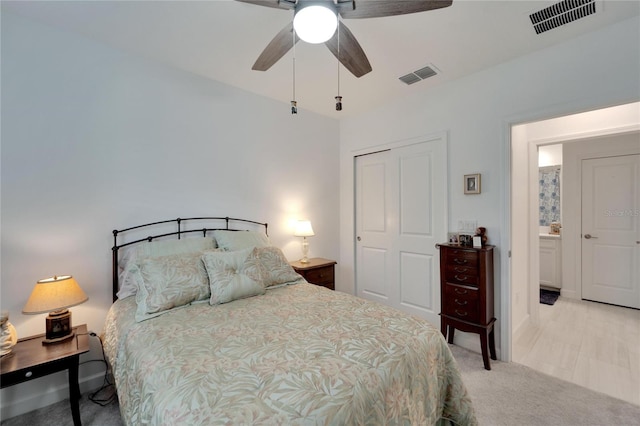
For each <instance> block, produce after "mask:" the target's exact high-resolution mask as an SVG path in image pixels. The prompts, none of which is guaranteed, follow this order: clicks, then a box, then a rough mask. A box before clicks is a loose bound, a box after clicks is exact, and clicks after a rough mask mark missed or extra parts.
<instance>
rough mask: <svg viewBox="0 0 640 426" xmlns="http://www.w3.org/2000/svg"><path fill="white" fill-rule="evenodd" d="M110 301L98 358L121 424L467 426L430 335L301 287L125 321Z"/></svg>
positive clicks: (457, 388) (460, 392)
mask: <svg viewBox="0 0 640 426" xmlns="http://www.w3.org/2000/svg"><path fill="white" fill-rule="evenodd" d="M134 299H135V298H134V297H129V298H127V299H123V300H120V301H117V302H116V303H114V304H113V306H112V307H111V309H110V311H109V314H108V317H107V322H106V325H105V333H104V334H105V339H104V344H105V352H106V354H107V358H108V360H109V362H110V363H111V365H112V368H113V373H114V376H115V381H116V387H117V389H118V397H119V400H120V410H121V413H122V417H123V419H124V421H125V422H126V424H128V425H141V424H154V425H178V424H183V425H187V424H188V425H203V424H207V425H209V424H239V425H260V424H264V425H282V424H287V425H289V424H300V425H316V424H335V425H354V424H367V425H378V424H406V425H409V424H410V425H431V424H437V423H443V419H448V420H450V421H451V422H453V423H455V424H461V425H473V424H477V422H476V419H475V416H474V412H473V408H472V405H471V400H470V399H469V397H468V394H467V391H466V388H465V386H464V384H463V382H462V379H461V376H460V373H459V371H458V368H457V364H456V362H455V360H454V359H453V356H452V355H451V352H450V351H449V348H448V347H447V345H446V343H445V340H444V339H443V337H442V335H441V334H440V332H439V331H438V330H437V329H435V328H434V327H432V326H431V325H429V323H428V322H426V321H424V320H422V319H419V318H416V317H412V316H409V315H407V314H404V313H402V312H399V311H397V310H395V309H392V308H389V307H386V306H383V305H380V304H377V303H374V302H370V301H366V300H363V299H360V298H356V297H353V296H350V295H347V294H344V293H339V292H333V291H330V290H327V289H325V288H323V287H319V286H315V285H311V284H307V283H300V284H295V285H290V286H285V287H280V288H274V289H269V290H268V291H267V293H266V294H265V295H262V296H255V297H251V298H248V299H242V300H236V301H234V302H231V303H227V304H223V305H217V306H210V305H209V304H208V303H201V304H194V305H191V306H187V307H185V308H182V309H177V310H174V311H171V312H169V313H167V314H165V315H162V316H159V317H157V318H153V319H150V320H147V321H143V322H140V323H136V322H135V320H134V319H133V318H134V312H135V300H134Z"/></svg>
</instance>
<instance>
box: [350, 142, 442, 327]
mask: <svg viewBox="0 0 640 426" xmlns="http://www.w3.org/2000/svg"><path fill="white" fill-rule="evenodd" d="M445 165H446V150H445V149H444V141H442V140H438V141H433V142H423V143H419V144H415V145H409V146H405V147H402V148H397V149H391V150H388V151H383V152H378V153H374V154H369V155H364V156H360V157H357V158H356V166H355V170H356V179H355V182H356V191H355V194H356V200H355V202H356V206H355V207H356V209H355V210H356V227H355V229H356V294H357V295H358V296H360V297H363V298H367V299H371V300H376V301H378V302H381V303H384V304H387V305H389V306H393V307H395V308H398V309H401V310H403V311H405V312H408V313H411V314H414V315H417V316H420V317H422V318H425V319H427V320H429V321H431V322H432V323H434V324H436V325H437V324H439V316H438V313H439V312H440V278H439V277H440V271H439V261H438V250H437V249H436V248H435V245H436V244H437V243H438V242H443V241H446V223H445V218H446V166H445Z"/></svg>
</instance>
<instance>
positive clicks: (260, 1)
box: [236, 0, 295, 10]
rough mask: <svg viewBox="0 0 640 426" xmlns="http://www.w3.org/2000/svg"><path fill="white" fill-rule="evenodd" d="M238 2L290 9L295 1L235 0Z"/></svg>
mask: <svg viewBox="0 0 640 426" xmlns="http://www.w3.org/2000/svg"><path fill="white" fill-rule="evenodd" d="M236 1H239V2H240V3H249V4H255V5H258V6H265V7H273V8H275V9H285V10H290V9H293V8H294V7H295V2H289V1H279V0H236Z"/></svg>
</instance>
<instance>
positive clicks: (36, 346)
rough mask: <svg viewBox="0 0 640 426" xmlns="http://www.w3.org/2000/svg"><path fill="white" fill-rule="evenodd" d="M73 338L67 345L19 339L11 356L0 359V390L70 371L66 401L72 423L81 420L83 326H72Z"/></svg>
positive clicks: (85, 342) (85, 343)
mask: <svg viewBox="0 0 640 426" xmlns="http://www.w3.org/2000/svg"><path fill="white" fill-rule="evenodd" d="M73 330H74V331H75V333H76V335H75V336H74V337H73V338H72V339H70V340H67V341H66V342H60V343H55V344H48V345H43V344H42V340H43V339H44V338H45V335H44V334H39V335H37V336H31V337H25V338H23V339H20V340H18V343H17V344H16V345H15V346H14V347H13V349H12V351H11V353H9V354H7V355H5V356H3V357H2V360H0V387H2V388H6V387H8V386H13V385H17V384H18V383H23V382H27V381H29V380H33V379H36V378H38V377H43V376H47V375H49V374H52V373H57V372H58V371H63V370H69V402H70V404H71V415H72V417H73V424H74V425H76V426H78V425H80V424H81V421H80V405H79V402H78V401H79V400H80V386H79V384H78V365H79V360H80V355H81V354H83V353H85V352H89V336H88V334H87V326H86V324H83V325H79V326H77V327H73Z"/></svg>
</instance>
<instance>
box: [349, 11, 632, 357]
mask: <svg viewBox="0 0 640 426" xmlns="http://www.w3.org/2000/svg"><path fill="white" fill-rule="evenodd" d="M639 30H640V20H639V19H638V18H632V19H629V20H627V21H624V22H621V23H618V24H615V25H612V26H610V27H607V28H605V29H603V30H601V31H598V32H594V33H592V34H587V35H584V36H581V37H579V38H575V39H573V40H570V41H568V42H566V43H564V44H561V45H557V46H554V47H552V48H548V49H545V50H541V51H538V52H536V53H533V54H530V55H527V56H525V57H522V58H519V59H517V60H514V61H511V62H507V63H504V64H501V65H498V66H496V67H493V68H490V69H487V70H484V71H482V72H479V73H477V74H474V75H471V76H469V77H466V78H463V79H460V80H457V81H455V82H452V83H449V84H444V85H442V86H440V87H437V88H434V89H433V90H429V91H428V92H425V93H424V94H420V93H418V94H416V95H415V96H413V97H409V98H406V99H403V100H402V101H399V102H393V103H390V104H389V105H387V106H385V107H383V108H380V109H378V110H376V111H373V112H371V113H369V114H365V115H362V116H360V117H355V118H352V119H346V120H343V121H341V122H340V140H341V147H340V158H341V162H340V169H341V194H340V218H341V222H340V223H341V232H340V248H341V251H340V255H341V257H340V262H341V265H342V268H341V276H340V280H339V284H338V285H337V288H338V289H340V290H343V291H353V286H354V280H353V270H354V256H353V253H354V246H353V202H352V199H353V159H352V156H353V155H352V153H353V152H354V151H356V150H363V149H365V148H373V147H375V146H377V145H381V144H386V143H389V142H390V141H397V140H402V139H409V138H413V137H416V136H419V135H426V134H432V133H437V132H440V131H447V132H448V135H449V138H448V139H449V176H448V180H449V182H450V189H449V224H450V225H449V231H454V230H455V229H453V228H452V226H453V224H456V223H457V221H458V220H469V219H471V220H477V221H478V225H481V226H485V227H486V228H487V233H488V236H489V241H490V243H492V244H496V245H497V246H498V249H497V259H496V261H495V267H496V271H497V276H496V280H495V287H496V288H495V290H496V291H495V294H496V298H495V304H496V316H497V318H498V323H497V332H498V335H499V336H500V339H499V342H498V345H499V346H503V347H502V350H503V351H507V352H506V353H503V354H502V356H503V358H505V359H509V358H510V354H509V353H508V351H509V344H508V340H509V339H510V334H511V333H510V328H511V325H510V323H509V319H510V303H511V298H510V289H509V263H508V250H509V248H510V247H509V227H510V222H509V192H510V184H509V156H510V153H509V145H510V127H511V124H513V123H521V122H525V121H533V120H537V119H541V118H549V117H554V116H559V115H563V114H567V113H571V112H577V111H586V110H590V109H595V108H599V107H603V106H609V105H615V104H622V103H627V102H631V101H637V100H638V99H640V79H639V78H638V75H640V41H639V39H638V37H637V35H638V33H639ZM613 47H615V48H613ZM473 172H479V173H482V194H481V195H474V196H465V195H464V194H463V191H462V185H461V184H457V183H456V182H460V181H461V180H462V177H463V175H464V174H466V173H473ZM464 338H465V337H463V339H464ZM474 339H475V338H474ZM476 340H477V339H476ZM500 342H501V343H500ZM478 348H479V344H477V343H475V340H474V349H478Z"/></svg>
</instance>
